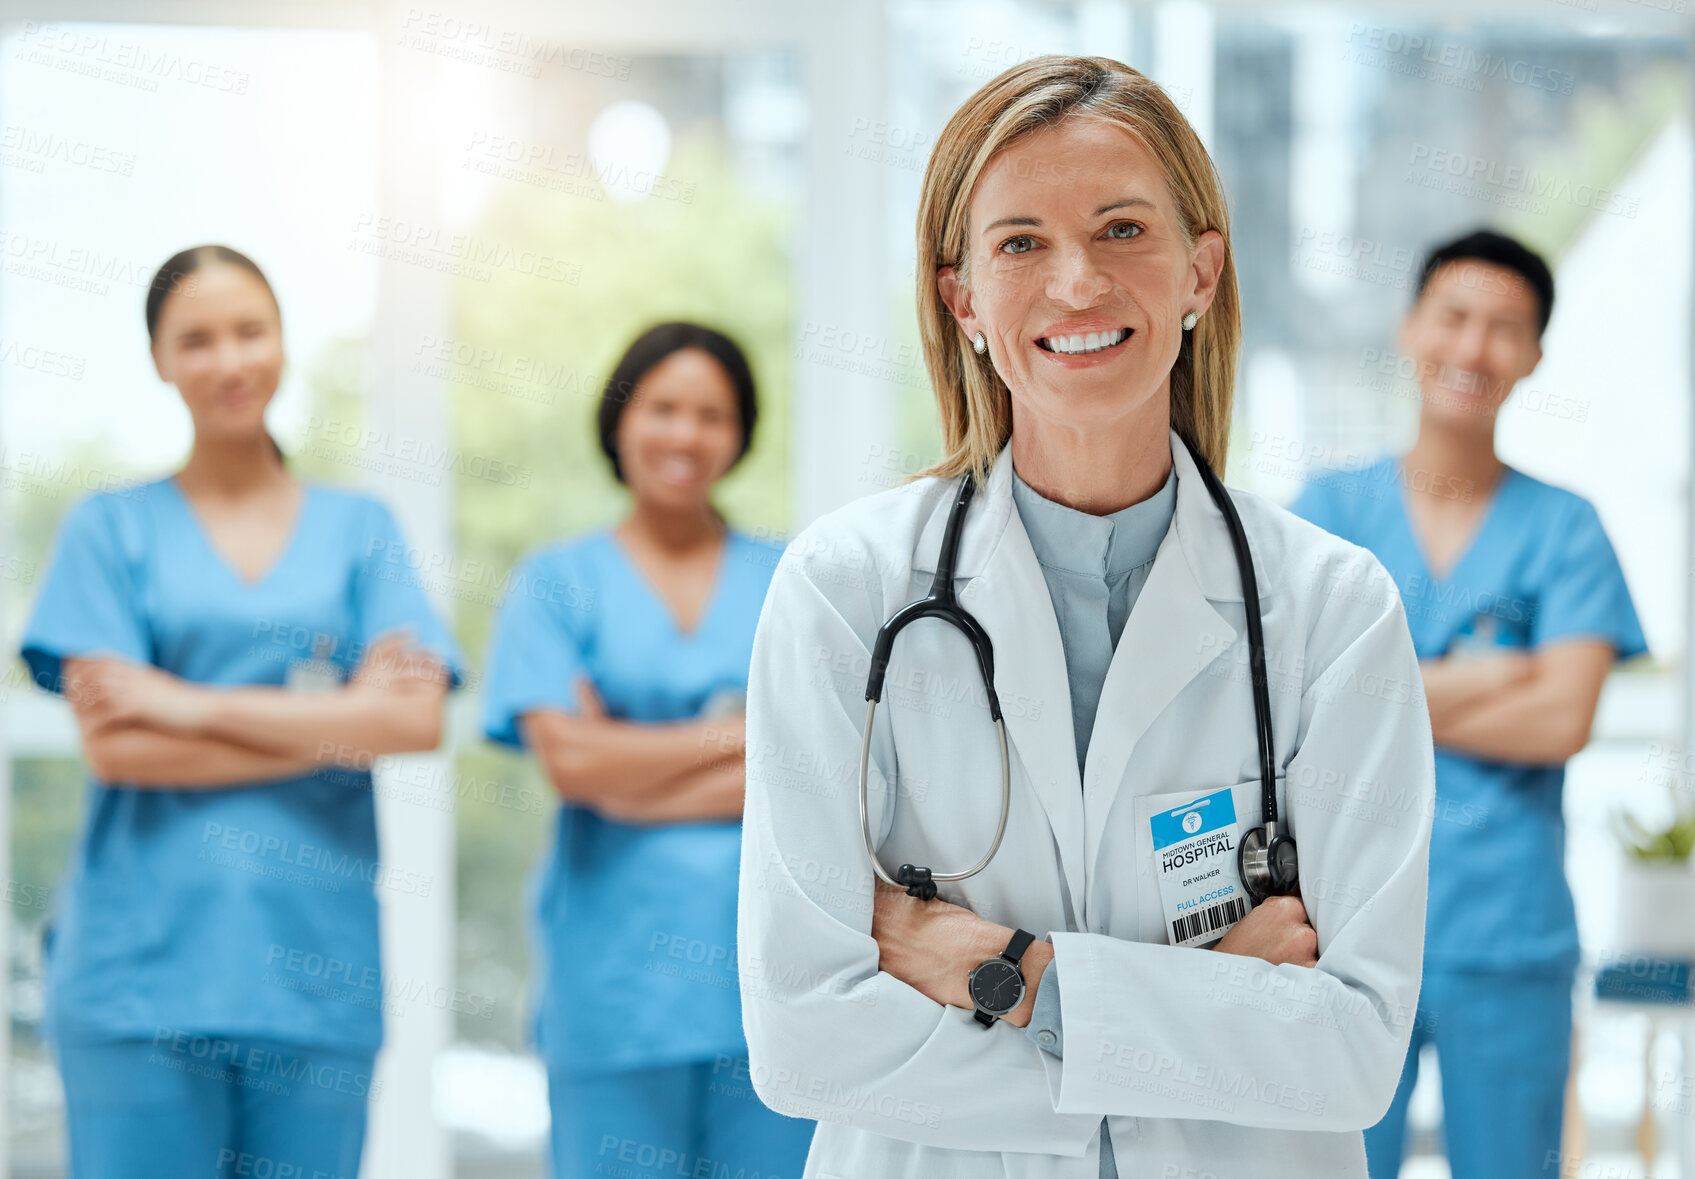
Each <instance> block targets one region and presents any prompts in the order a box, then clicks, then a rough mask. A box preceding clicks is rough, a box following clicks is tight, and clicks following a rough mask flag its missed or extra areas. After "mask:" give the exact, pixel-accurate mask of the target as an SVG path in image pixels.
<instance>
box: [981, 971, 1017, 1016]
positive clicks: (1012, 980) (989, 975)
mask: <svg viewBox="0 0 1695 1179" xmlns="http://www.w3.org/2000/svg"><path fill="white" fill-rule="evenodd" d="M1023 999H1024V976H1023V975H1022V974H1020V973H1018V967H1016V966H1014V965H1013V964H1012V963H1010V962H1008V961H1006V960H1005V959H1004V958H990V959H989V960H988V961H987V962H982V963H979V964H978V966H977V969H975V970H973V971H972V972H971V1001H972V1002H973V1003H975V1004H977V1006H978V1007H981V1008H982V1009H983V1010H984V1011H987V1012H988V1013H989V1014H990V1015H1005V1014H1006V1013H1007V1012H1009V1011H1011V1010H1012V1009H1013V1008H1014V1007H1017V1006H1018V1004H1019V1003H1020V1002H1022V1001H1023Z"/></svg>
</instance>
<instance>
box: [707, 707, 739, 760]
mask: <svg viewBox="0 0 1695 1179" xmlns="http://www.w3.org/2000/svg"><path fill="white" fill-rule="evenodd" d="M700 732H701V742H700V760H701V761H702V762H717V761H723V762H745V761H746V760H747V717H746V716H744V715H742V714H741V713H739V712H734V713H728V714H726V715H724V716H715V717H713V718H712V719H711V720H709V721H702V722H701V730H700Z"/></svg>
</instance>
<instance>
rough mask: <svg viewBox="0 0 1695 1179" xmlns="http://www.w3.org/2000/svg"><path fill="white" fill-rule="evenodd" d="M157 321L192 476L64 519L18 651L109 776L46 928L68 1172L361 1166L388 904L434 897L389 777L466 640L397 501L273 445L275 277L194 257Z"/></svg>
mask: <svg viewBox="0 0 1695 1179" xmlns="http://www.w3.org/2000/svg"><path fill="white" fill-rule="evenodd" d="M146 321H147V329H148V333H149V335H150V337H151V338H152V342H153V358H154V362H155V364H156V366H157V369H158V372H159V375H160V377H161V378H162V379H164V380H165V381H167V382H169V383H171V384H173V385H175V386H176V387H177V389H178V391H179V392H180V393H181V395H182V398H183V401H184V403H185V405H186V406H187V408H188V412H189V415H190V417H191V419H192V420H193V425H194V442H193V447H192V449H191V451H190V453H189V456H188V460H187V461H186V462H185V463H184V464H183V467H182V469H181V470H180V471H179V472H177V474H176V475H174V476H172V477H169V478H163V479H158V480H156V481H153V482H149V483H145V484H140V485H137V486H134V487H128V488H121V489H118V490H114V491H110V492H105V493H100V494H96V495H93V496H90V497H88V498H85V499H83V500H81V501H80V502H78V503H77V504H75V505H74V506H73V507H72V508H71V509H70V510H69V512H68V513H67V514H66V516H65V518H64V520H63V521H62V523H61V525H60V528H59V533H58V537H57V541H56V547H55V551H54V555H53V558H52V562H51V568H50V570H49V572H48V574H47V576H46V579H45V582H44V584H43V585H42V587H41V593H40V595H39V597H38V599H37V601H36V603H35V607H34V611H33V613H32V615H31V617H30V619H29V622H28V625H27V626H26V628H25V631H24V637H23V641H22V654H23V658H24V660H25V661H26V662H27V664H28V666H29V669H30V672H31V674H32V676H33V678H34V679H35V682H36V683H37V684H39V685H40V686H41V687H43V688H45V689H47V690H49V691H53V692H58V693H62V694H63V695H64V696H65V697H66V698H67V699H68V700H69V702H70V704H71V707H72V710H73V712H74V714H75V717H76V721H77V724H78V727H79V730H80V732H81V737H82V747H83V754H84V757H85V759H86V760H87V762H88V765H89V767H90V770H91V771H92V775H91V779H90V783H89V791H88V810H87V816H86V819H85V822H84V824H83V828H82V832H81V836H80V839H79V841H78V842H77V844H76V846H75V848H74V850H73V853H72V858H71V864H70V868H69V878H68V881H67V883H66V885H65V886H64V888H63V889H62V891H61V893H60V896H59V906H58V908H57V910H56V911H55V912H54V914H53V915H52V917H51V921H50V924H49V927H48V932H47V934H46V940H45V957H46V973H47V986H48V1007H47V1014H46V1019H45V1025H46V1034H47V1036H48V1038H49V1039H50V1040H51V1042H52V1044H53V1047H54V1051H55V1053H56V1055H57V1058H58V1062H59V1067H60V1071H61V1074H62V1076H63V1080H64V1087H65V1098H66V1112H67V1122H68V1132H69V1139H70V1170H71V1174H72V1175H73V1176H76V1177H78V1179H152V1177H155V1176H157V1177H159V1179H165V1177H170V1179H194V1177H198V1176H236V1175H255V1174H276V1175H284V1174H295V1175H302V1176H309V1175H317V1176H321V1177H324V1179H329V1177H335V1179H354V1177H355V1176H356V1174H357V1172H358V1168H359V1156H360V1151H361V1147H362V1143H363V1140H364V1133H365V1107H366V1101H367V1099H368V1097H369V1096H370V1095H371V1072H372V1063H373V1059H374V1057H375V1054H376V1051H377V1048H378V1045H379V1043H380V1041H381V1036H382V1016H381V1010H382V1003H383V997H384V990H383V979H382V975H381V971H380V968H379V961H378V944H377V904H378V900H377V898H378V895H379V894H387V895H401V894H403V893H406V892H408V891H413V892H416V891H419V890H420V889H422V888H425V887H427V885H428V882H424V881H419V880H417V879H416V878H415V874H411V873H396V872H393V871H390V870H389V868H388V866H387V865H386V864H385V863H384V862H383V861H382V859H381V857H380V855H379V852H378V847H377V830H376V813H375V808H374V805H373V795H372V783H371V775H370V768H371V764H372V760H373V759H374V758H376V757H379V756H381V755H383V754H389V753H398V752H402V751H406V750H422V749H430V748H433V747H434V746H435V745H436V744H437V740H438V737H439V735H440V731H441V715H442V706H443V701H444V699H445V697H446V693H447V691H448V688H449V685H450V682H451V681H452V680H454V679H455V678H456V675H457V673H456V671H455V670H454V669H455V668H456V667H457V663H458V659H457V654H456V651H455V647H454V644H453V640H452V638H451V637H450V636H449V634H448V632H447V631H446V630H445V629H444V628H443V626H442V625H441V623H440V622H439V621H438V619H437V618H436V616H435V614H434V612H433V611H432V610H431V609H430V607H429V605H428V603H427V602H426V601H425V599H424V597H423V595H422V594H421V593H420V592H419V590H418V589H417V588H416V586H415V585H414V584H413V583H412V582H411V581H410V580H409V579H408V578H407V577H406V576H404V575H405V574H406V572H407V566H406V565H405V564H404V560H403V554H404V551H405V545H404V542H403V541H402V539H401V535H400V532H399V530H398V529H397V528H396V526H395V522H394V519H393V517H392V516H390V514H389V512H388V510H387V509H386V508H384V507H383V505H382V504H380V503H378V502H377V501H376V500H374V499H371V498H369V497H368V496H364V495H360V494H357V493H354V492H349V491H343V490H339V489H336V488H334V487H329V486H323V485H319V484H315V483H307V482H303V481H301V480H299V479H297V478H295V477H294V476H292V475H291V474H290V473H289V472H288V471H287V470H286V469H285V467H284V465H283V462H282V455H281V452H280V451H279V450H278V449H277V447H276V444H275V443H274V442H273V441H272V439H271V437H270V435H269V434H267V433H266V430H265V425H264V412H265V407H266V404H267V403H268V402H269V401H270V399H271V396H272V394H274V393H275V392H276V388H277V383H278V379H279V376H280V373H281V369H282V363H283V351H282V325H281V317H280V312H279V310H278V308H277V303H276V300H275V298H274V297H273V295H272V293H271V288H270V286H269V284H268V283H267V282H266V281H265V278H264V276H263V275H262V274H261V273H260V271H259V269H258V267H257V266H255V265H254V264H253V263H252V261H250V260H249V259H247V258H246V257H244V256H243V255H241V254H238V253H236V252H235V251H233V250H229V249H227V248H225V247H221V246H203V247H197V248H195V249H193V250H188V251H184V252H183V253H181V254H178V255H177V256H176V257H174V258H172V259H171V260H170V261H168V262H167V263H165V265H164V267H163V268H161V270H160V271H159V274H158V276H157V277H156V278H155V280H154V282H153V285H152V287H151V288H150V290H149V293H148V296H147V301H146ZM397 574H398V575H397Z"/></svg>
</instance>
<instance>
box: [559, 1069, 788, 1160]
mask: <svg viewBox="0 0 1695 1179" xmlns="http://www.w3.org/2000/svg"><path fill="white" fill-rule="evenodd" d="M547 1093H548V1104H549V1106H551V1108H552V1111H553V1174H554V1179H589V1177H591V1176H595V1177H607V1179H679V1177H681V1179H697V1177H698V1179H719V1177H720V1176H725V1175H730V1176H737V1175H739V1176H744V1177H746V1179H754V1177H755V1176H757V1177H758V1179H800V1175H801V1172H802V1171H803V1170H804V1169H805V1167H806V1152H807V1148H808V1147H809V1146H810V1145H811V1144H812V1130H813V1126H814V1125H815V1123H813V1122H810V1121H806V1120H804V1119H801V1118H790V1117H785V1116H783V1115H782V1114H780V1113H776V1112H774V1111H772V1110H771V1109H769V1108H767V1107H766V1105H765V1103H764V1102H762V1101H760V1100H759V1096H758V1094H756V1093H754V1091H753V1082H752V1081H751V1080H749V1079H748V1062H747V1057H745V1056H738V1057H729V1056H720V1057H718V1058H717V1059H715V1060H706V1061H699V1062H695V1063H690V1064H679V1065H671V1066H667V1067H663V1068H650V1069H637V1070H632V1071H627V1072H615V1073H595V1074H589V1075H583V1074H580V1073H562V1072H556V1071H554V1070H551V1069H550V1070H548V1077H547Z"/></svg>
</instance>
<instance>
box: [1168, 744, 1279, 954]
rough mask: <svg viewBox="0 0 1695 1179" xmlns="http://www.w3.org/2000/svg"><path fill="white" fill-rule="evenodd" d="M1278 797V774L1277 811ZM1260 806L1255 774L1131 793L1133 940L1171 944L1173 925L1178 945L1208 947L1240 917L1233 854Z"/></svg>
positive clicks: (1242, 898)
mask: <svg viewBox="0 0 1695 1179" xmlns="http://www.w3.org/2000/svg"><path fill="white" fill-rule="evenodd" d="M1221 795H1222V797H1220V796H1221ZM1283 797H1284V779H1283V778H1281V777H1279V778H1278V779H1277V806H1278V812H1279V814H1280V815H1281V814H1282V813H1283V812H1284V809H1285V807H1284V801H1283ZM1263 812H1264V798H1263V792H1262V790H1261V786H1260V780H1259V779H1258V778H1253V779H1250V780H1248V781H1243V782H1236V783H1232V784H1229V785H1223V784H1220V785H1216V786H1202V787H1196V788H1193V789H1189V790H1176V791H1168V792H1166V793H1163V794H1145V795H1141V796H1139V797H1137V798H1136V799H1135V808H1134V813H1135V839H1136V864H1137V872H1138V877H1137V907H1136V940H1137V941H1140V942H1150V943H1153V944H1156V945H1171V944H1173V933H1174V931H1175V932H1176V933H1177V934H1178V937H1179V942H1180V944H1183V945H1210V944H1212V943H1213V942H1215V941H1217V940H1218V939H1219V938H1221V937H1223V936H1224V934H1225V933H1226V932H1227V931H1228V929H1229V927H1230V926H1231V925H1232V924H1234V923H1235V922H1236V921H1237V920H1240V918H1241V917H1242V916H1245V915H1246V913H1247V909H1248V905H1249V903H1248V901H1247V898H1246V892H1245V890H1244V889H1243V888H1242V885H1241V877H1240V874H1239V872H1238V869H1237V865H1236V853H1237V848H1238V846H1239V845H1240V843H1241V838H1242V835H1243V833H1244V832H1246V831H1247V830H1248V829H1249V828H1250V827H1255V826H1258V825H1259V824H1260V822H1261V818H1262V815H1263ZM1162 876H1163V877H1164V882H1163V886H1162V880H1161V878H1162Z"/></svg>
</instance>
